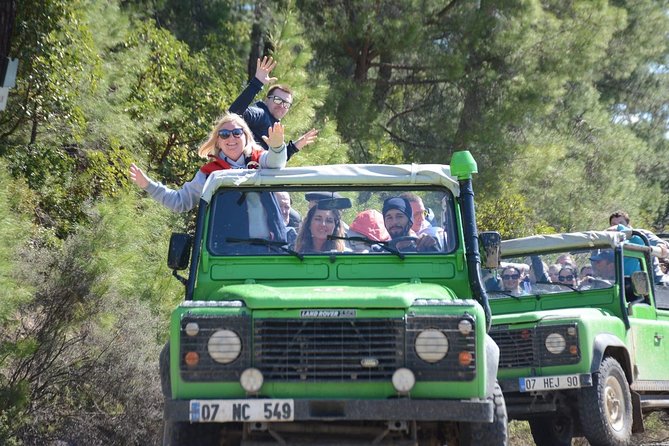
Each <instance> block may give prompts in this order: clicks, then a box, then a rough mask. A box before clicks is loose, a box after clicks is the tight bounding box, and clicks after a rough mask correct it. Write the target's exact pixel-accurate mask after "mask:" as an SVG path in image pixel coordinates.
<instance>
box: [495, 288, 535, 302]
mask: <svg viewBox="0 0 669 446" xmlns="http://www.w3.org/2000/svg"><path fill="white" fill-rule="evenodd" d="M487 293H488V294H502V295H504V296H509V297H513V298H514V299H516V300H520V297H521V296H516V295H515V294H511V293H509V292H508V291H504V290H495V291H488V292H487ZM526 296H528V294H526Z"/></svg>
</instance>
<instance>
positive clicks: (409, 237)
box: [383, 197, 439, 252]
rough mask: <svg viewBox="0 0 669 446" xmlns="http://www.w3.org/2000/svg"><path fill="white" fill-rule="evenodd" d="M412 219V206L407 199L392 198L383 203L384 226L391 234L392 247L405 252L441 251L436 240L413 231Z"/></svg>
mask: <svg viewBox="0 0 669 446" xmlns="http://www.w3.org/2000/svg"><path fill="white" fill-rule="evenodd" d="M412 217H413V215H412V209H411V204H410V203H409V200H407V199H406V198H400V197H391V198H386V200H385V201H384V202H383V224H384V226H385V227H386V229H387V230H388V233H389V234H390V238H391V241H390V243H391V246H394V247H395V248H396V249H397V250H399V251H404V252H416V251H417V252H426V251H432V252H435V251H439V244H438V242H437V239H436V238H434V237H432V236H430V235H428V234H421V235H417V234H416V233H415V232H413V231H412V230H411V226H412V225H413V220H412Z"/></svg>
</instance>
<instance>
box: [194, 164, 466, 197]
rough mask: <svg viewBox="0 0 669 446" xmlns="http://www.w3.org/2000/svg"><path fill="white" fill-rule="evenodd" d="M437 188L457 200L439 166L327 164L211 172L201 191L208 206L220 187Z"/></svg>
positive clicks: (447, 173)
mask: <svg viewBox="0 0 669 446" xmlns="http://www.w3.org/2000/svg"><path fill="white" fill-rule="evenodd" d="M366 184H367V185H388V186H407V185H420V186H428V185H440V186H445V187H447V188H448V189H450V190H451V192H452V193H453V195H455V196H458V194H459V192H460V188H459V185H458V182H457V179H455V178H453V177H451V168H450V166H448V165H442V164H400V165H385V164H330V165H323V166H309V167H286V168H284V169H257V170H247V169H228V170H217V171H215V172H212V173H211V175H209V178H208V179H207V182H206V183H205V185H204V189H203V190H202V199H203V200H205V201H207V202H209V200H211V197H212V195H213V194H214V192H216V190H217V189H218V188H219V187H221V186H237V187H258V186H264V185H276V186H283V185H286V186H288V185H304V186H348V185H366Z"/></svg>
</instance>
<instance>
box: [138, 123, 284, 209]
mask: <svg viewBox="0 0 669 446" xmlns="http://www.w3.org/2000/svg"><path fill="white" fill-rule="evenodd" d="M283 133H284V128H283V126H282V125H281V123H279V122H276V123H274V125H273V126H272V127H270V128H269V131H268V135H267V136H263V140H264V141H265V143H266V144H267V146H268V147H269V150H264V149H263V148H262V147H260V146H259V145H258V144H256V143H255V142H254V140H253V133H251V130H250V129H249V127H248V125H246V122H244V120H243V119H242V117H241V116H239V115H236V114H234V113H228V114H226V115H224V116H223V117H222V118H221V119H219V121H218V122H217V123H216V125H215V126H214V128H213V129H212V131H211V133H210V135H209V138H208V139H207V141H205V143H204V144H202V145H201V146H200V148H199V149H198V154H199V155H200V156H201V157H203V158H207V157H208V158H210V159H211V161H210V162H209V163H207V164H205V165H204V166H202V167H201V168H200V170H199V171H198V172H197V174H195V177H194V178H193V179H192V180H191V181H189V182H187V183H185V184H184V185H183V186H182V187H181V189H179V190H174V189H170V188H169V187H167V186H165V185H163V184H161V183H159V182H157V181H154V180H152V179H151V178H149V177H148V176H147V175H146V174H145V173H144V172H143V171H142V169H140V168H139V167H137V166H136V165H135V164H134V163H133V164H132V165H131V166H130V179H131V180H132V181H133V182H134V183H135V184H137V185H138V186H139V187H140V188H142V189H144V190H145V191H146V192H148V194H149V195H150V196H151V197H152V198H153V199H155V200H156V201H158V202H160V203H162V204H163V205H164V206H166V207H168V208H169V209H171V210H173V211H175V212H185V211H189V210H191V209H193V208H194V207H195V206H196V205H197V203H198V201H199V199H200V194H201V193H202V187H203V186H204V183H205V181H206V180H207V177H208V176H209V174H210V173H212V172H214V171H216V170H223V169H259V168H265V169H267V168H269V169H280V168H283V167H285V166H286V144H285V143H284V140H283Z"/></svg>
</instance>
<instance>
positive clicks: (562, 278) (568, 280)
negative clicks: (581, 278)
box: [558, 265, 578, 287]
mask: <svg viewBox="0 0 669 446" xmlns="http://www.w3.org/2000/svg"><path fill="white" fill-rule="evenodd" d="M558 283H559V284H560V285H567V286H570V287H575V286H576V285H577V284H578V277H577V273H576V270H575V269H574V268H573V267H572V266H571V265H569V266H564V267H562V269H561V270H560V272H559V273H558Z"/></svg>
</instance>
